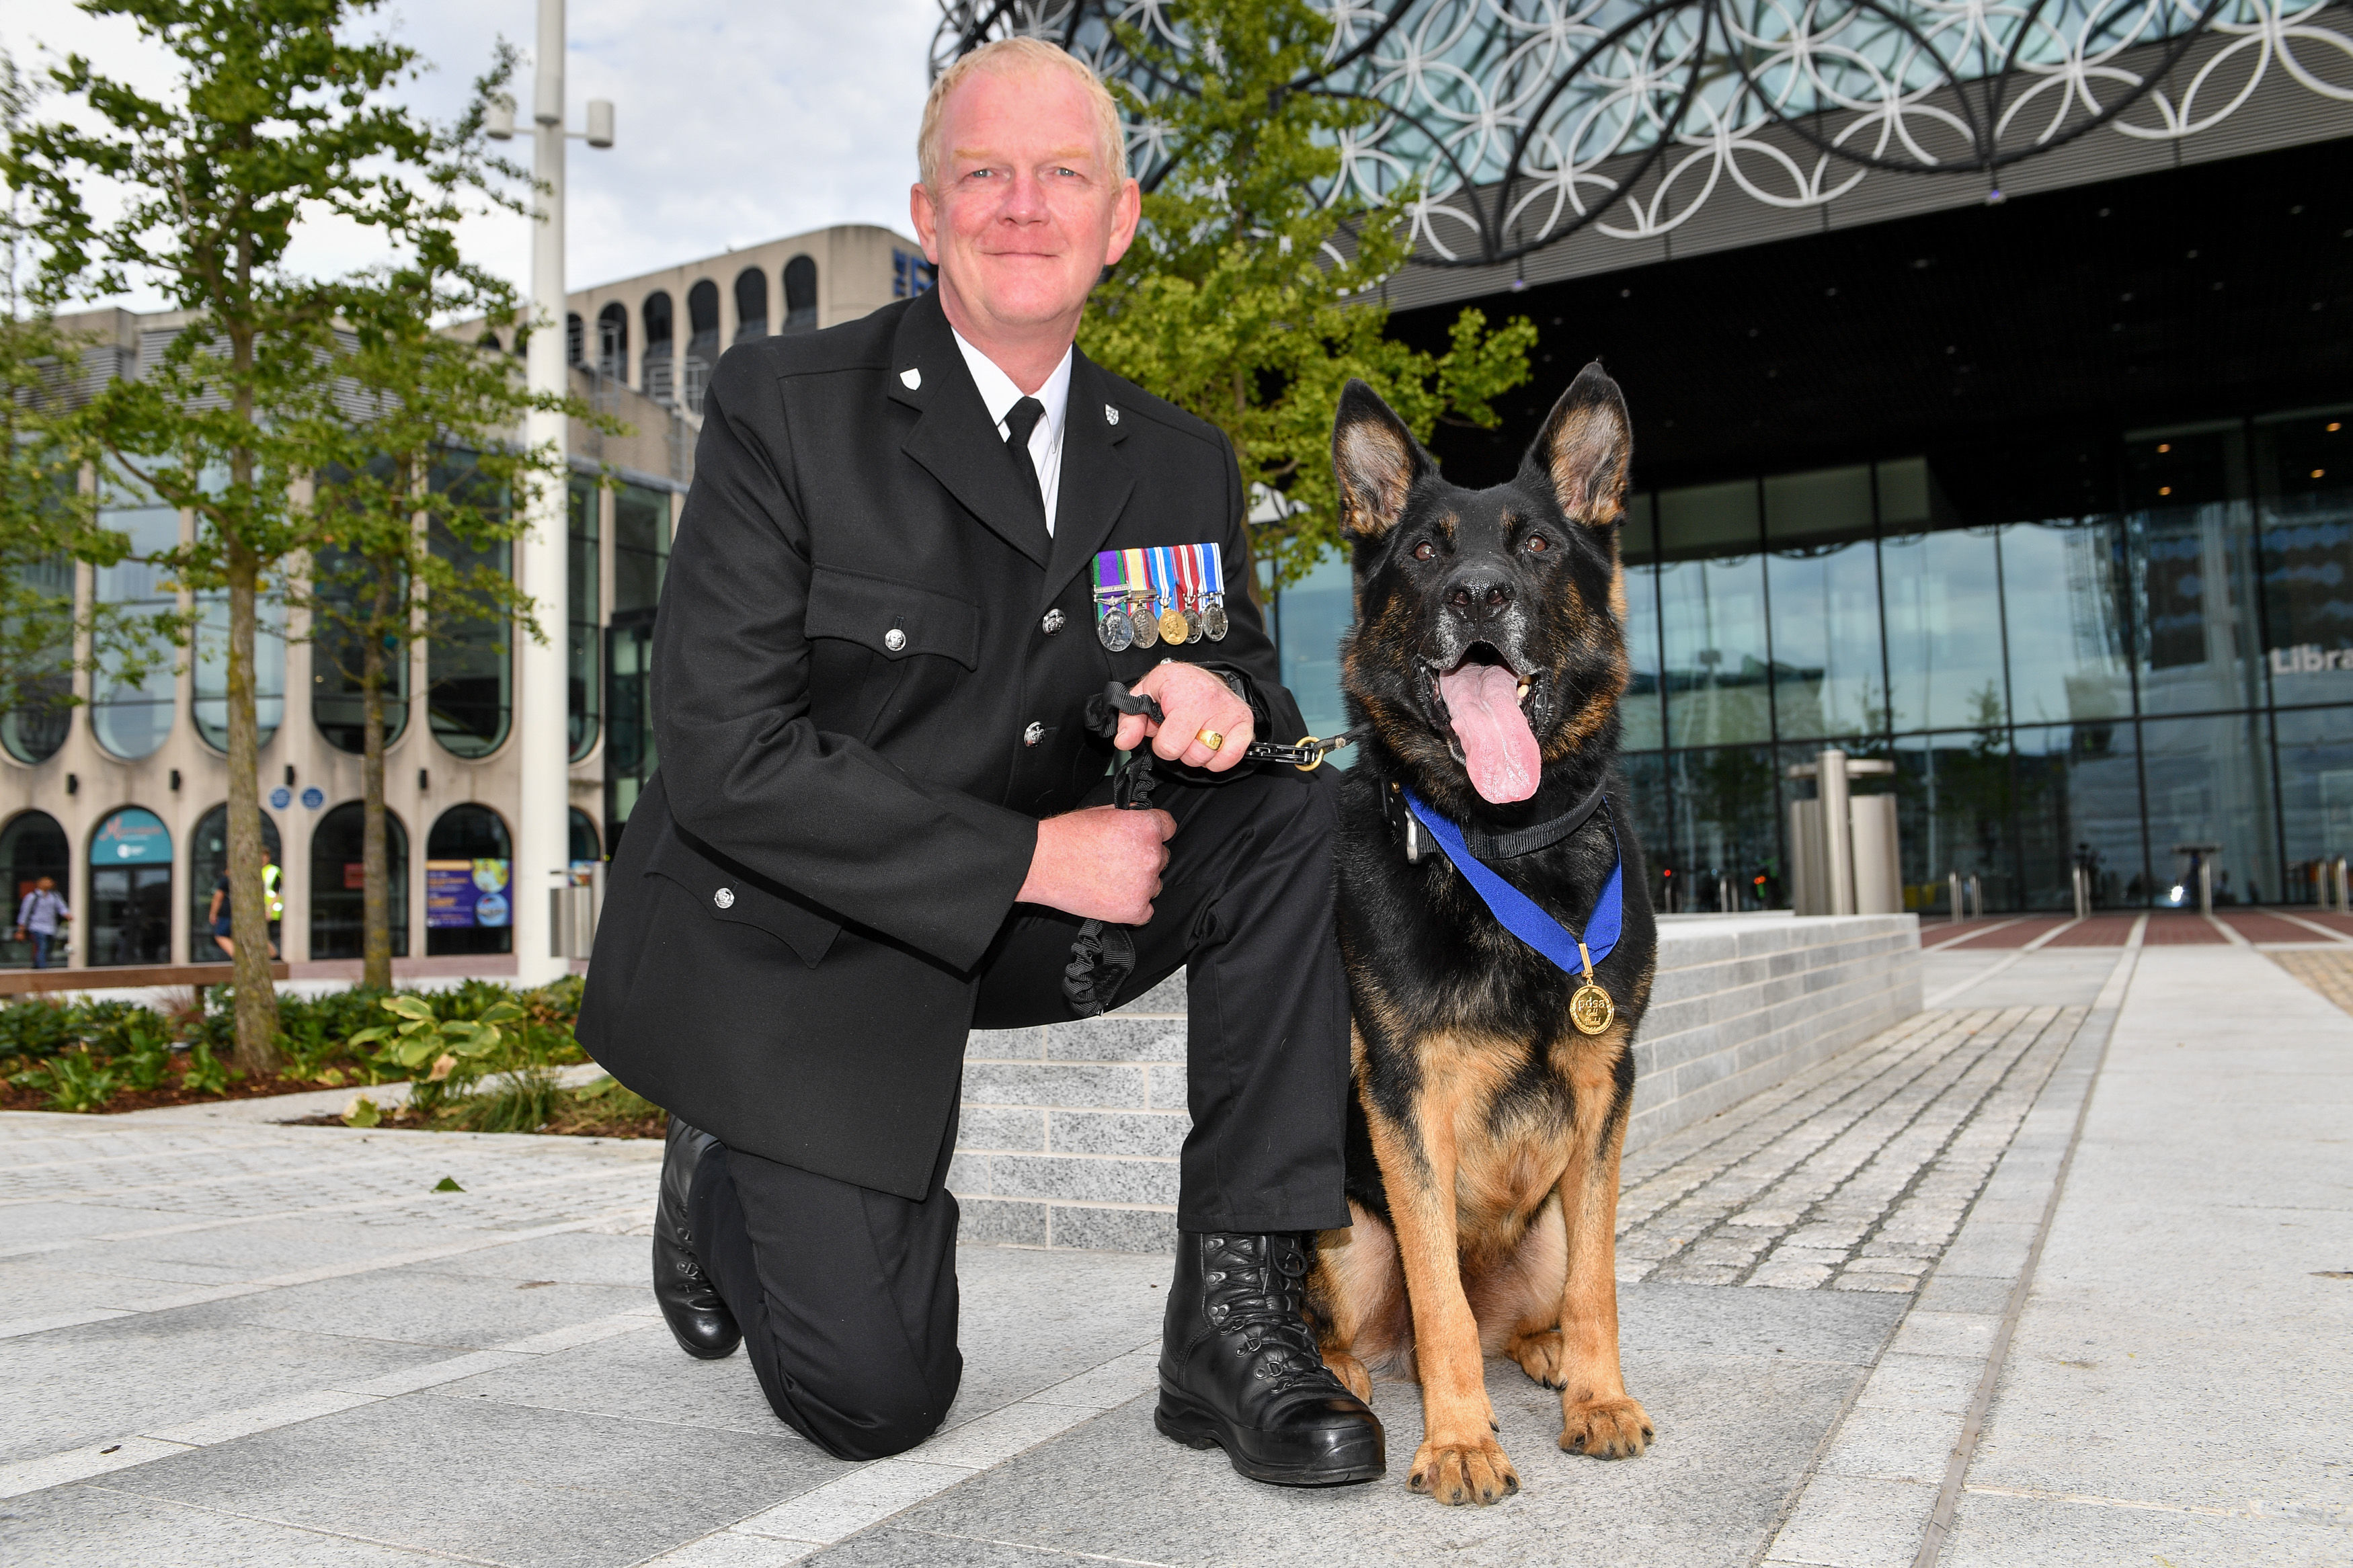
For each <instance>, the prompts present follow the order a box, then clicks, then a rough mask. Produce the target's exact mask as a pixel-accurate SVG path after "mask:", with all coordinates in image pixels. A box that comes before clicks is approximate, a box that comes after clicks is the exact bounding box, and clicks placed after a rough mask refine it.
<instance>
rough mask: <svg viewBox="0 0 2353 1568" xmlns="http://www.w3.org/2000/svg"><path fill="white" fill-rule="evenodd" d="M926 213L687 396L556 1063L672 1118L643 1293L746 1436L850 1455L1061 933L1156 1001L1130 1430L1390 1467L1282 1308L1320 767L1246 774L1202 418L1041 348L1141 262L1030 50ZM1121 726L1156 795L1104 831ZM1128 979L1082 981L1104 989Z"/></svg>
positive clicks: (1317, 965) (1287, 1478)
mask: <svg viewBox="0 0 2353 1568" xmlns="http://www.w3.org/2000/svg"><path fill="white" fill-rule="evenodd" d="M918 153H919V161H920V163H921V167H922V180H921V182H920V183H919V184H917V185H916V186H915V187H914V189H913V195H912V202H913V220H914V224H915V227H916V229H917V232H918V233H919V234H920V235H921V236H922V237H923V245H924V248H925V250H926V252H927V253H928V254H929V255H930V257H931V258H932V259H933V260H934V263H935V264H936V266H937V268H938V288H937V289H936V290H935V291H934V292H929V293H924V294H922V295H920V296H918V297H917V298H915V299H913V300H908V301H905V302H902V303H899V304H894V305H891V306H888V307H885V308H884V309H882V310H877V311H876V312H874V313H873V314H872V315H870V316H868V317H866V318H864V319H863V320H860V321H852V322H849V323H847V324H845V325H842V326H839V327H836V328H833V329H832V330H830V331H823V332H818V333H815V334H813V335H799V336H789V337H775V338H767V339H763V340H759V341H756V342H749V343H745V344H743V345H741V346H738V347H736V348H735V349H733V350H732V351H731V352H730V353H728V354H727V355H726V357H725V358H724V359H723V361H722V362H721V363H720V365H719V367H718V370H717V372H716V374H714V375H713V377H712V383H711V386H710V389H709V392H708V395H707V398H706V401H705V403H704V405H703V428H702V437H701V442H700V445H699V446H698V447H697V448H696V457H695V479H694V485H693V489H692V490H691V493H690V494H689V495H688V497H687V501H686V508H685V511H684V514H683V516H682V518H681V522H680V527H679V536H678V540H677V543H676V546H675V548H674V550H673V552H672V554H671V556H670V568H669V574H668V578H667V581H666V582H665V584H664V586H663V590H662V599H661V607H660V611H659V619H658V622H657V625H656V629H655V634H654V658H653V683H654V689H653V710H654V714H655V726H656V738H657V742H658V743H659V755H660V758H661V765H660V770H659V773H658V774H657V775H656V776H655V777H654V778H653V779H652V780H650V781H649V783H648V784H647V787H646V791H645V793H644V795H642V796H641V797H640V799H639V800H638V804H637V806H636V808H635V810H634V812H633V813H632V815H631V816H630V819H629V824H628V832H627V834H626V835H625V836H624V837H623V839H622V842H621V845H620V847H619V850H618V854H617V858H616V860H615V864H614V870H613V877H612V880H611V883H610V891H609V895H608V902H607V910H606V913H605V918H604V921H603V924H602V927H601V929H600V930H599V931H598V933H597V938H596V957H595V962H594V963H592V964H591V966H590V970H589V976H588V983H587V994H586V1000H585V1004H584V1007H583V1011H582V1015H581V1023H580V1031H579V1032H580V1037H581V1039H582V1040H583V1041H584V1042H585V1043H586V1045H587V1047H588V1048H589V1050H590V1051H591V1052H592V1053H593V1054H594V1055H595V1056H596V1059H597V1060H598V1061H600V1062H601V1063H603V1064H604V1065H605V1066H606V1067H607V1068H608V1069H610V1070H611V1071H612V1072H613V1074H614V1075H615V1076H616V1077H617V1078H618V1079H620V1080H621V1081H622V1082H623V1083H626V1084H628V1086H629V1087H630V1088H632V1089H636V1090H637V1091H638V1093H640V1094H643V1095H645V1096H646V1097H647V1098H649V1099H650V1100H654V1101H655V1102H657V1103H658V1104H660V1105H663V1106H665V1107H667V1108H668V1109H669V1110H670V1111H671V1113H672V1119H671V1123H670V1142H669V1145H668V1148H667V1151H666V1160H665V1163H664V1168H663V1172H662V1181H661V1194H660V1203H659V1218H658V1221H657V1228H656V1233H655V1243H654V1273H655V1293H656V1296H657V1299H658V1300H659V1302H660V1304H661V1307H662V1310H663V1313H664V1315H665V1317H666V1318H667V1319H668V1321H669V1322H670V1327H671V1330H672V1331H673V1332H674V1333H675V1334H676V1336H677V1338H678V1341H679V1343H680V1344H681V1347H682V1348H684V1349H685V1350H686V1351H687V1352H688V1353H690V1354H693V1355H698V1356H706V1357H716V1356H723V1355H727V1354H730V1353H732V1352H733V1350H734V1348H735V1346H736V1344H737V1343H738V1342H739V1341H740V1342H744V1343H745V1344H746V1345H747V1346H748V1349H749V1355H750V1360H751V1363H752V1366H753V1369H754V1372H755V1373H757V1375H758V1377H759V1380H760V1384H761V1387H762V1389H763V1390H764V1391H765V1394H766V1395H767V1398H768V1401H769V1403H770V1405H772V1406H773V1407H774V1408H775V1410H776V1415H778V1416H779V1417H781V1418H782V1419H784V1420H785V1421H786V1422H788V1423H790V1424H791V1425H792V1426H794V1427H795V1428H796V1429H797V1430H798V1431H800V1432H801V1433H803V1434H804V1435H806V1436H807V1437H809V1438H810V1439H811V1440H812V1441H813V1442H816V1443H817V1444H818V1445H819V1446H821V1447H824V1448H826V1449H827V1450H828V1452H831V1453H833V1454H836V1455H839V1456H841V1457H843V1458H860V1459H864V1458H878V1457H881V1456H883V1455H888V1454H893V1453H898V1452H901V1451H902V1450H904V1449H906V1448H909V1447H913V1445H915V1444H916V1443H919V1442H921V1441H922V1440H923V1438H924V1437H925V1436H928V1435H929V1434H930V1433H931V1432H932V1431H933V1430H934V1429H935V1428H936V1427H937V1426H938V1425H939V1423H940V1421H941V1419H942V1417H943V1416H944V1415H946V1413H947V1409H948V1405H949V1403H950V1401H951V1400H953V1399H954V1398H955V1391H956V1386H957V1382H958V1379H959V1376H960V1374H961V1372H962V1367H963V1363H962V1359H961V1357H960V1355H959V1353H958V1352H957V1349H956V1285H955V1228H956V1202H955V1198H954V1197H953V1196H952V1195H951V1194H949V1193H948V1192H947V1190H946V1186H945V1179H946V1174H947V1170H948V1162H949V1156H950V1153H951V1152H952V1151H953V1150H954V1148H955V1121H956V1104H957V1100H958V1087H959V1083H960V1080H961V1075H962V1069H963V1053H964V1047H965V1036H966V1031H967V1030H968V1029H970V1028H973V1027H979V1028H1008V1027H1014V1026H1034V1025H1039V1024H1047V1023H1053V1022H1061V1021H1068V1020H1070V1019H1071V1018H1073V1017H1075V1016H1078V1013H1077V1012H1076V1011H1075V1010H1074V1007H1073V1003H1072V1000H1071V998H1070V997H1068V996H1066V995H1065V994H1064V991H1063V988H1062V984H1061V982H1062V980H1063V972H1064V969H1065V966H1066V965H1067V964H1069V963H1070V962H1071V944H1072V940H1073V938H1074V936H1075V935H1077V933H1078V932H1079V930H1080V926H1081V922H1082V921H1088V920H1096V921H1107V922H1113V924H1114V926H1116V927H1120V928H1127V929H1126V930H1122V931H1113V933H1112V934H1113V945H1114V947H1119V946H1120V945H1121V944H1122V943H1123V942H1124V943H1125V944H1126V945H1127V946H1128V947H1132V952H1133V960H1134V968H1133V972H1132V973H1128V974H1127V975H1126V977H1125V978H1124V980H1122V981H1119V982H1118V983H1117V984H1115V985H1113V986H1110V987H1109V989H1110V993H1111V994H1109V995H1108V996H1103V997H1099V998H1097V999H1098V1000H1100V1001H1103V1002H1107V1003H1108V1004H1109V1005H1119V1004H1120V1003H1122V1002H1124V1001H1126V1000H1129V999H1132V998H1133V997H1134V996H1136V995H1139V994H1142V993H1143V992H1144V991H1145V990H1146V989H1148V988H1149V987H1150V986H1152V985H1153V984H1156V983H1157V982H1158V981H1159V980H1161V979H1162V978H1164V977H1165V976H1166V975H1167V974H1169V973H1173V972H1174V971H1175V970H1176V969H1177V968H1178V967H1179V966H1185V967H1186V969H1187V985H1188V992H1189V1002H1190V1013H1191V1026H1190V1027H1191V1035H1190V1039H1189V1056H1188V1062H1189V1079H1188V1093H1189V1097H1190V1109H1191V1111H1192V1119H1193V1125H1192V1131H1191V1133H1190V1135H1189V1137H1188V1138H1187V1142H1186V1144H1185V1148H1184V1151H1183V1156H1182V1160H1181V1163H1180V1173H1181V1178H1182V1189H1181V1193H1180V1195H1179V1199H1178V1205H1177V1213H1176V1226H1177V1229H1178V1232H1179V1236H1178V1241H1179V1247H1178V1257H1177V1264H1176V1282H1175V1285H1174V1288H1173V1289H1172V1290H1171V1292H1170V1297H1169V1301H1168V1309H1167V1320H1166V1333H1165V1346H1164V1351H1163V1354H1162V1358H1161V1400H1160V1406H1159V1412H1158V1419H1159V1425H1160V1426H1161V1429H1162V1430H1163V1431H1164V1432H1166V1433H1167V1434H1168V1435H1169V1436H1173V1437H1176V1438H1177V1439H1179V1440H1182V1441H1185V1442H1187V1443H1189V1444H1192V1445H1193V1446H1195V1447H1207V1446H1208V1445H1209V1444H1212V1443H1215V1444H1219V1445H1220V1446H1222V1447H1224V1448H1225V1449H1226V1451H1227V1453H1228V1455H1229V1458H1231V1459H1232V1461H1233V1463H1234V1465H1235V1467H1236V1468H1238V1469H1240V1470H1241V1471H1242V1472H1243V1473H1244V1474H1246V1475H1250V1476H1252V1477H1255V1478H1257V1479H1262V1480H1268V1481H1278V1482H1289V1483H1294V1484H1325V1483H1329V1482H1333V1481H1343V1480H1356V1479H1368V1478H1370V1477H1372V1476H1374V1475H1377V1474H1378V1473H1380V1470H1381V1466H1382V1448H1381V1441H1382V1439H1381V1430H1380V1426H1379V1424H1378V1423H1377V1421H1376V1420H1375V1419H1374V1417H1373V1415H1372V1413H1371V1412H1370V1411H1369V1410H1368V1409H1366V1407H1365V1406H1364V1405H1362V1404H1360V1403H1359V1402H1358V1401H1357V1400H1356V1399H1355V1398H1354V1397H1353V1396H1352V1395H1350V1394H1348V1393H1347V1391H1346V1390H1345V1387H1343V1386H1342V1385H1341V1384H1340V1383H1339V1382H1338V1380H1337V1379H1335V1377H1333V1376H1332V1375H1331V1374H1330V1373H1328V1372H1327V1371H1325V1369H1324V1366H1323V1364H1322V1362H1321V1360H1320V1358H1319V1356H1318V1355H1317V1352H1316V1349H1315V1346H1314V1342H1313V1341H1312V1338H1311V1336H1310V1335H1309V1333H1308V1331H1307V1329H1306V1327H1305V1325H1304V1324H1303V1321H1302V1319H1301V1315H1300V1308H1301V1287H1302V1283H1303V1274H1304V1271H1305V1268H1306V1262H1307V1258H1308V1257H1309V1252H1308V1248H1307V1246H1306V1245H1304V1244H1303V1238H1306V1239H1310V1240H1312V1237H1307V1233H1312V1232H1314V1231H1316V1230H1319V1229H1324V1228H1329V1227H1335V1226H1345V1225H1346V1224H1347V1223H1348V1211H1347V1206H1346V1203H1345V1198H1344V1197H1343V1194H1342V1182H1341V1141H1342V1120H1343V1110H1344V1107H1345V1101H1346V1094H1347V1076H1348V1019H1347V1002H1346V994H1345V984H1344V983H1343V980H1342V978H1341V973H1340V967H1339V960H1338V954H1337V952H1336V950H1335V939H1334V935H1333V930H1332V908H1331V900H1332V872H1331V836H1332V831H1333V823H1334V811H1333V805H1332V795H1333V792H1332V791H1331V790H1330V789H1328V788H1327V787H1326V779H1327V777H1328V775H1317V776H1311V775H1308V774H1303V773H1299V772H1298V771H1296V770H1294V769H1292V768H1289V767H1283V766H1274V767H1260V766H1256V765H1250V764H1246V763H1244V761H1243V756H1242V753H1243V751H1244V749H1245V748H1246V747H1247V746H1248V745H1249V743H1250V740H1251V739H1252V737H1254V736H1259V735H1271V737H1272V738H1274V739H1277V740H1281V741H1289V740H1290V739H1291V738H1292V737H1293V736H1295V735H1298V734H1300V733H1301V732H1302V731H1303V729H1304V725H1303V722H1302V721H1301V719H1300V716H1299V710H1298V706H1297V704H1296V703H1295V702H1294V701H1293V699H1292V697H1291V695H1290V694H1289V693H1288V692H1286V691H1285V690H1284V689H1282V683H1281V680H1280V679H1279V675H1278V670H1277V666H1276V660H1275V656H1274V651H1273V648H1272V647H1271V644H1270V643H1269V641H1268V638H1267V637H1266V634H1265V631H1264V628H1263V626H1261V622H1260V619H1259V616H1258V614H1257V612H1256V610H1255V609H1253V608H1252V607H1251V605H1250V598H1249V595H1247V594H1245V593H1242V592H1241V591H1240V584H1239V583H1231V582H1228V581H1226V577H1225V574H1227V573H1229V572H1236V571H1239V570H1240V564H1239V563H1242V562H1244V561H1245V560H1246V559H1247V557H1246V555H1245V551H1244V544H1243V540H1242V527H1243V517H1244V513H1245V510H1246V497H1245V493H1244V490H1243V488H1242V483H1241V479H1240V473H1239V471H1238V469H1237V466H1236V463H1235V459H1234V454H1233V451H1232V448H1231V447H1229V445H1228V443H1227V442H1226V440H1225V439H1224V437H1222V436H1221V435H1220V434H1219V432H1218V431H1217V430H1215V429H1214V428H1212V427H1211V426H1208V425H1206V424H1204V423H1202V422H1201V421H1199V420H1198V419H1195V418H1193V417H1191V416H1188V415H1187V414H1185V413H1184V412H1182V411H1181V410H1179V409H1177V408H1175V407H1173V406H1171V405H1168V404H1166V403H1164V402H1162V401H1160V400H1159V399H1158V398H1155V397H1153V396H1151V395H1149V394H1147V393H1145V392H1144V391H1142V390H1141V389H1139V388H1137V387H1135V386H1134V385H1132V384H1129V383H1127V382H1124V381H1122V380H1120V379H1119V378H1117V377H1115V376H1113V375H1111V374H1107V373H1105V372H1104V371H1103V369H1101V368H1100V367H1098V366H1097V365H1095V364H1093V363H1091V362H1090V361H1089V360H1088V359H1087V358H1086V356H1085V355H1083V354H1082V353H1078V352H1077V351H1076V350H1075V349H1074V348H1073V346H1072V339H1073V337H1074V335H1075V333H1076V331H1077V327H1078V323H1079V319H1080V315H1081V313H1082V310H1083V308H1084V306H1085V302H1086V298H1087V294H1088V291H1089V289H1090V288H1091V287H1092V284H1093V282H1094V281H1095V279H1097V278H1098V277H1099V276H1100V275H1101V273H1102V270H1103V268H1105V267H1107V266H1109V265H1111V264H1113V263H1114V262H1116V261H1117V260H1118V259H1119V258H1120V256H1121V254H1122V252H1123V251H1124V250H1125V249H1126V247H1127V245H1128V243H1129V240H1130V238H1131V237H1132V236H1133V235H1134V229H1135V225H1136V220H1137V207H1138V199H1139V198H1138V194H1137V188H1136V184H1135V182H1134V180H1132V179H1130V178H1128V177H1127V172H1126V167H1125V153H1124V142H1123V139H1122V135H1121V130H1120V124H1119V119H1118V114H1117V111H1116V110H1115V108H1114V106H1113V102H1112V100H1111V97H1110V95H1109V94H1108V93H1107V92H1106V91H1105V90H1104V89H1103V84H1102V83H1101V82H1100V81H1099V80H1097V79H1095V77H1094V76H1093V74H1092V72H1091V71H1090V70H1089V69H1088V68H1086V67H1085V66H1084V65H1082V64H1081V63H1080V62H1078V61H1077V60H1075V59H1073V58H1071V57H1070V56H1068V55H1066V54H1064V53H1062V52H1061V51H1060V50H1059V49H1055V48H1053V47H1050V46H1049V45H1045V44H1041V43H1038V42H1035V41H1030V40H1015V41H1008V42H1003V43H997V44H993V45H990V46H988V47H984V48H982V49H980V50H977V51H976V52H974V53H973V54H970V55H967V56H965V58H963V59H962V60H960V61H958V62H957V63H956V64H955V66H953V67H951V68H949V69H948V70H947V71H945V72H944V73H943V74H942V76H941V77H940V78H939V79H938V81H937V82H936V83H935V84H934V88H933V90H932V94H931V98H930V100H929V102H928V103H927V104H926V105H925V108H924V111H923V128H922V131H921V133H920V136H919V138H918ZM1110 679H1119V680H1122V681H1124V682H1126V683H1128V684H1129V685H1130V686H1131V687H1133V688H1134V689H1136V690H1138V691H1142V692H1145V693H1147V694H1149V695H1151V696H1152V697H1154V698H1155V700H1157V702H1158V704H1159V706H1160V709H1161V710H1162V711H1163V713H1164V714H1165V721H1162V722H1160V723H1157V724H1155V723H1153V722H1152V721H1149V719H1148V718H1147V717H1146V716H1145V715H1141V714H1138V715H1130V716H1128V717H1126V718H1125V719H1124V720H1123V721H1122V722H1121V724H1120V727H1119V732H1118V734H1117V737H1116V744H1117V746H1119V747H1120V748H1122V749H1127V748H1133V747H1136V746H1139V745H1143V744H1146V743H1148V744H1149V745H1150V747H1151V749H1152V752H1153V753H1154V755H1155V756H1156V757H1157V758H1158V759H1160V764H1159V766H1160V769H1161V772H1162V773H1163V775H1164V777H1165V778H1166V783H1165V784H1163V786H1162V788H1161V789H1160V791H1159V794H1158V795H1157V796H1156V797H1155V802H1154V804H1155V805H1157V806H1159V807H1160V808H1161V809H1156V810H1145V811H1134V810H1117V809H1113V807H1112V806H1111V805H1109V804H1108V803H1109V800H1110V781H1109V780H1108V779H1107V777H1106V773H1107V770H1108V764H1109V763H1110V761H1111V755H1112V752H1111V748H1112V745H1113V742H1111V741H1109V740H1107V739H1105V738H1103V737H1101V736H1099V735H1096V734H1094V733H1092V732H1091V731H1090V730H1089V728H1088V726H1087V724H1086V722H1085V721H1084V717H1083V705H1084V703H1085V700H1086V699H1087V698H1088V697H1089V695H1090V694H1094V693H1100V692H1101V691H1102V690H1103V686H1104V684H1105V682H1106V681H1107V680H1110ZM1110 973H1113V971H1110V970H1106V972H1105V975H1106V977H1107V976H1108V975H1109V974H1110Z"/></svg>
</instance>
